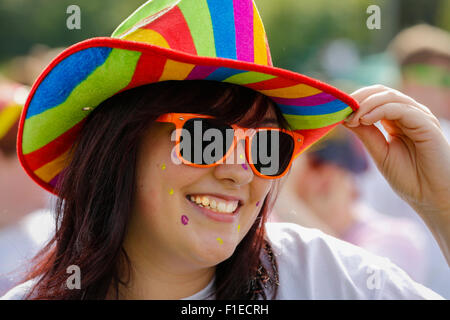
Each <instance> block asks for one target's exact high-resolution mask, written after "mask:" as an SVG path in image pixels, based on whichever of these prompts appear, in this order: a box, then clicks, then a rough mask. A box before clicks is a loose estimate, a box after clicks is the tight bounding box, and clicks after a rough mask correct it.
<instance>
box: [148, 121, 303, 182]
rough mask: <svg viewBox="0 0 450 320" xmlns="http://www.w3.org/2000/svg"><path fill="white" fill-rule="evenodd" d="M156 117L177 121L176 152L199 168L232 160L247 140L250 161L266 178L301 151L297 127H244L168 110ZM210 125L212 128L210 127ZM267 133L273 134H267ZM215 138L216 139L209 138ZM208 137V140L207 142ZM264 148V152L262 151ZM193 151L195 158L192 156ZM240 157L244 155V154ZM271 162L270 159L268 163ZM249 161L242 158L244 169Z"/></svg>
mask: <svg viewBox="0 0 450 320" xmlns="http://www.w3.org/2000/svg"><path fill="white" fill-rule="evenodd" d="M156 121H157V122H166V123H173V124H174V125H175V128H176V146H175V152H176V155H177V157H178V159H180V160H181V162H182V163H184V164H186V165H189V166H193V167H198V168H208V167H213V166H216V165H218V164H222V163H224V161H225V163H230V162H229V160H230V158H229V156H230V154H231V153H232V151H233V150H234V148H235V147H236V145H237V143H238V142H239V141H241V140H244V141H245V155H246V159H247V162H248V164H249V165H250V167H251V169H252V171H253V172H254V173H255V174H256V175H257V176H259V177H261V178H265V179H277V178H281V177H282V176H284V175H285V174H286V172H287V171H288V170H289V168H290V166H291V164H292V161H293V159H294V155H296V154H297V153H298V152H299V151H300V148H301V146H302V144H303V136H302V135H301V134H299V133H297V132H294V131H289V130H285V129H280V128H270V127H263V128H243V127H240V126H237V125H230V124H226V123H224V122H222V121H220V120H219V119H217V118H215V117H213V116H209V115H204V114H195V113H166V114H163V115H161V116H159V117H158V118H157V119H156ZM210 129H212V130H211V131H208V130H210ZM212 133H215V135H213V134H212ZM199 135H200V137H201V139H199ZM218 136H219V137H218ZM267 136H270V137H269V138H267ZM192 137H194V139H192ZM224 137H225V138H224ZM212 138H214V141H213V142H209V141H212ZM205 141H207V143H209V144H208V145H206V146H205ZM213 144H214V146H215V147H216V148H214V156H211V157H205V153H206V152H207V151H212V148H211V145H213ZM268 150H270V151H271V152H270V158H269V157H268V152H267V151H268ZM192 151H193V152H192ZM263 152H265V154H262V153H263ZM192 153H193V154H194V159H192V156H191V155H192ZM210 154H212V152H210ZM196 156H197V157H196ZM205 158H209V159H205ZM241 159H243V158H242V156H241ZM238 161H239V160H238ZM268 163H270V166H269V167H268ZM246 165H247V164H245V161H244V162H242V166H243V167H244V169H247V168H246Z"/></svg>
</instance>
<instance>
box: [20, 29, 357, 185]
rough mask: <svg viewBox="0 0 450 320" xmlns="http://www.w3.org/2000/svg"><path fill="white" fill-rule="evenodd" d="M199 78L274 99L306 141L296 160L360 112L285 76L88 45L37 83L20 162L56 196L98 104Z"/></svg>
mask: <svg viewBox="0 0 450 320" xmlns="http://www.w3.org/2000/svg"><path fill="white" fill-rule="evenodd" d="M198 79H202V80H215V81H221V82H228V83H233V84H237V85H242V86H245V87H248V88H250V89H253V90H255V91H258V92H260V93H262V94H264V95H266V96H268V97H269V98H271V99H272V100H273V101H274V102H275V103H276V104H277V105H278V107H279V108H280V109H281V111H282V113H283V115H284V116H285V118H286V120H287V121H288V123H289V124H290V125H291V127H292V128H293V130H295V131H297V132H299V133H301V134H302V135H303V136H304V145H303V147H302V149H301V151H300V152H299V153H298V154H300V153H301V152H303V151H304V150H306V149H307V148H308V147H309V146H310V145H311V144H313V143H314V142H316V141H317V140H319V139H320V138H322V137H323V136H324V135H325V134H327V133H328V132H329V131H330V130H331V129H332V128H334V127H335V126H337V125H338V124H340V123H342V121H343V120H344V119H345V118H346V117H347V116H348V115H349V114H351V113H352V112H353V111H354V110H356V109H358V103H357V102H356V101H355V100H354V99H353V98H352V97H350V96H349V95H347V94H346V93H344V92H342V91H340V90H338V89H336V88H334V87H332V86H330V85H328V84H326V83H323V82H321V81H318V80H316V79H312V78H310V77H307V76H304V75H302V74H299V73H295V72H292V71H289V70H284V69H280V68H276V67H270V66H264V65H258V64H254V63H250V62H243V61H237V60H232V59H225V58H215V57H199V56H197V55H192V54H188V53H184V52H181V51H176V50H172V49H168V48H163V47H159V46H155V45H151V44H146V43H141V42H135V41H127V40H121V39H114V38H93V39H89V40H86V41H83V42H80V43H77V44H75V45H73V46H71V47H69V48H68V49H66V50H64V51H63V52H62V53H61V54H59V55H58V56H57V57H56V58H55V59H54V60H53V61H52V62H51V63H50V64H49V65H48V66H47V68H46V69H45V70H44V71H43V72H42V74H41V75H40V76H39V78H38V79H37V80H36V82H35V83H34V85H33V87H32V89H31V92H30V95H29V96H28V99H27V102H26V104H25V107H24V109H23V112H22V115H21V119H20V124H19V132H18V139H17V150H18V156H19V160H20V163H21V165H22V167H23V168H24V170H25V171H26V172H27V174H28V175H29V176H30V177H31V178H32V179H33V180H34V181H35V182H36V183H37V184H39V185H40V186H41V187H43V188H44V189H46V190H47V191H49V192H51V193H54V194H57V193H56V191H55V190H54V188H55V186H56V183H57V181H58V178H59V176H60V175H61V171H62V170H63V169H64V160H65V159H66V155H67V153H68V151H69V149H70V147H71V145H72V144H73V142H74V141H75V138H76V136H77V134H78V133H79V131H80V129H81V127H82V124H83V122H84V120H85V119H86V117H87V116H88V114H89V113H90V112H91V111H92V110H93V109H94V108H95V107H96V106H97V105H99V104H100V103H101V102H103V101H104V100H106V99H108V98H109V97H111V96H113V95H115V94H117V93H119V92H122V91H124V90H128V89H131V88H134V87H137V86H141V85H145V84H149V83H154V82H160V81H166V80H198ZM298 154H297V155H298Z"/></svg>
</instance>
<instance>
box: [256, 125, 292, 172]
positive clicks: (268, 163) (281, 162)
mask: <svg viewBox="0 0 450 320" xmlns="http://www.w3.org/2000/svg"><path fill="white" fill-rule="evenodd" d="M293 152H294V140H293V139H292V137H291V136H290V135H288V134H287V133H284V132H282V131H278V130H259V131H258V132H257V133H256V134H255V135H254V136H253V138H252V144H251V155H252V162H253V165H254V167H255V168H256V170H258V172H259V173H261V174H262V175H265V176H279V175H281V174H282V173H283V172H284V171H286V169H287V167H288V166H289V162H290V160H291V158H292V154H293Z"/></svg>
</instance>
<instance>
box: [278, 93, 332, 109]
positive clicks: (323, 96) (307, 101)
mask: <svg viewBox="0 0 450 320" xmlns="http://www.w3.org/2000/svg"><path fill="white" fill-rule="evenodd" d="M272 100H273V101H275V102H276V103H279V104H283V105H286V106H299V107H307V106H317V105H319V104H324V103H328V102H331V101H334V100H336V98H335V97H334V96H332V95H331V94H328V93H325V92H321V93H318V94H315V95H313V96H309V97H303V98H295V99H288V98H277V97H272Z"/></svg>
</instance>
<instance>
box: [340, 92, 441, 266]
mask: <svg viewBox="0 0 450 320" xmlns="http://www.w3.org/2000/svg"><path fill="white" fill-rule="evenodd" d="M352 96H353V98H354V99H355V100H356V101H357V102H358V103H359V105H360V109H359V110H358V111H356V112H355V113H353V114H352V115H351V116H350V117H349V118H348V119H346V122H344V125H345V126H346V127H347V128H349V129H350V130H352V131H353V132H354V133H355V134H356V135H357V136H358V137H359V138H360V139H361V141H362V142H363V143H364V145H365V146H366V148H367V150H368V151H369V153H370V155H371V156H372V158H373V159H374V161H375V163H376V165H377V167H378V169H379V170H380V172H381V173H382V174H383V176H384V177H385V178H386V180H387V181H388V182H389V184H390V185H391V187H392V188H393V189H394V190H395V191H396V192H397V193H398V194H399V196H400V197H401V198H402V199H404V200H405V201H406V202H408V203H409V204H410V205H411V206H412V207H413V208H414V209H415V210H416V211H417V213H419V215H420V216H421V217H422V219H423V220H424V221H425V222H426V223H427V225H428V227H429V228H430V229H431V231H432V232H433V233H434V235H435V237H436V240H437V241H438V243H439V244H440V245H441V249H442V250H443V251H444V254H445V255H446V257H447V261H448V262H449V264H450V145H449V142H448V141H447V139H446V138H445V136H444V134H443V132H442V130H441V127H440V124H439V121H438V120H437V118H436V117H435V116H434V115H433V114H432V113H431V112H430V110H429V109H428V108H427V107H425V106H424V105H422V104H420V103H418V102H417V101H415V100H414V99H412V98H410V97H408V96H406V95H404V94H402V93H401V92H399V91H396V90H394V89H391V88H387V87H385V86H381V85H375V86H370V87H366V88H362V89H360V90H357V91H356V92H354V93H353V94H352ZM449 107H450V106H449ZM377 121H380V122H381V124H382V125H383V127H384V128H385V130H386V132H387V133H388V134H389V139H388V141H386V139H385V137H384V135H383V134H382V132H381V131H380V130H379V129H378V128H377V127H375V126H374V123H375V122H377ZM380 201H382V199H380Z"/></svg>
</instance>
